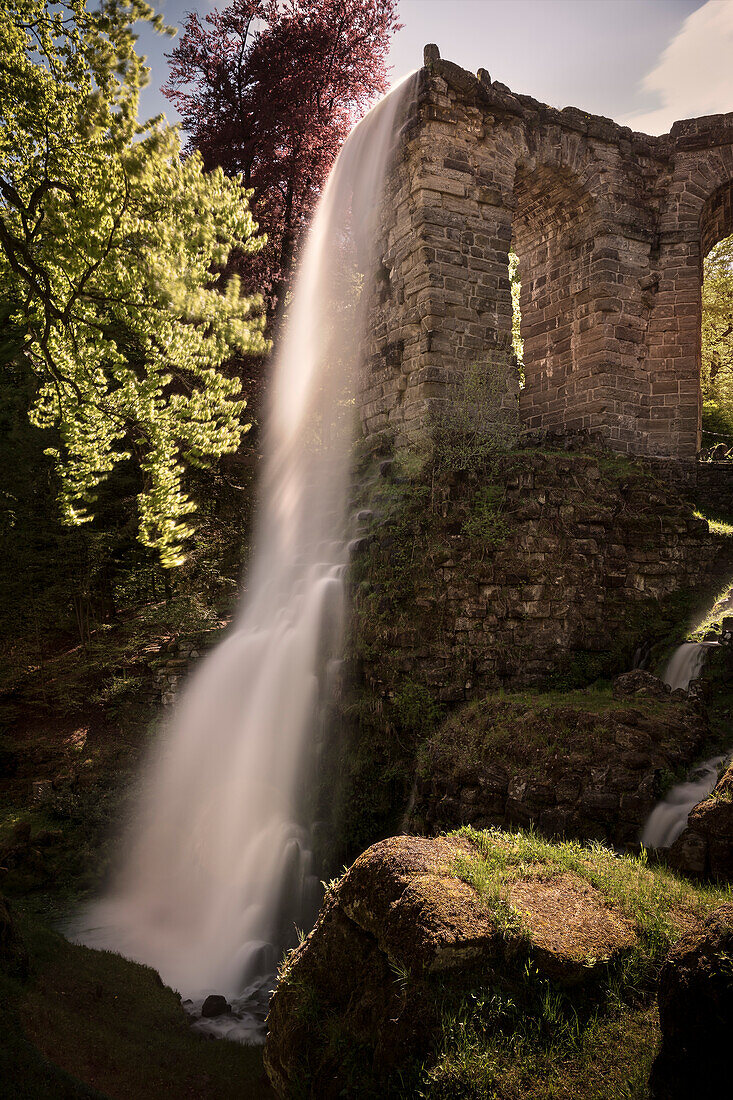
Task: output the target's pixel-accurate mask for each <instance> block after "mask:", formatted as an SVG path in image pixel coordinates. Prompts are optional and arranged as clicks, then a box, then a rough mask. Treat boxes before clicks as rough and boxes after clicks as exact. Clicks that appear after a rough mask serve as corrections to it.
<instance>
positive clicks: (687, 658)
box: [662, 642, 709, 691]
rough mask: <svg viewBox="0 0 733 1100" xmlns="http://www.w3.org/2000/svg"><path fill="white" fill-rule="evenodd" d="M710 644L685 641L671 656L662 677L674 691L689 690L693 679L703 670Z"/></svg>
mask: <svg viewBox="0 0 733 1100" xmlns="http://www.w3.org/2000/svg"><path fill="white" fill-rule="evenodd" d="M708 649H709V645H706V644H705V643H704V642H684V643H683V644H682V645H681V646H678V647H677V649H676V650H675V651H674V653H673V654H672V656H671V657H670V660H669V664H668V665H667V667H666V668H665V670H664V676H663V677H662V678H663V680H664V682H665V684H669V686H670V688H671V689H672V691H676V690H677V689H678V688H682V690H683V691H687V689H688V688H689V686H690V684H691V683H692V681H693V680H696V679H697V678H698V676H699V675H700V673H701V672H702V666H703V665H704V664H705V658H706V657H707V655H708Z"/></svg>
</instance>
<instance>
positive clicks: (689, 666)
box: [641, 642, 724, 848]
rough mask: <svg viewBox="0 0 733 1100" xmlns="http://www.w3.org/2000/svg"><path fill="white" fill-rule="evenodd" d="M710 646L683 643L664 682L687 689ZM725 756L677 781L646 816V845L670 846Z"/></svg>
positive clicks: (708, 789) (715, 777)
mask: <svg viewBox="0 0 733 1100" xmlns="http://www.w3.org/2000/svg"><path fill="white" fill-rule="evenodd" d="M709 648H710V647H709V646H708V645H705V644H704V643H702V642H683V644H682V645H681V646H678V647H677V649H676V650H675V651H674V653H673V654H672V656H671V658H670V660H669V663H668V664H667V667H666V669H665V670H664V682H665V684H668V685H669V687H670V688H671V689H672V691H676V690H678V689H680V688H681V689H682V690H683V691H687V690H688V689H689V687H690V684H691V683H692V681H693V680H696V679H697V678H698V677H699V675H700V673H701V672H702V667H703V665H704V664H705V658H706V657H707V655H708V649H709ZM723 760H724V757H722V756H713V757H711V758H710V759H709V760H705V761H703V763H702V764H700V765H699V766H698V767H697V768H695V769H694V770H693V771H692V772H691V774H690V776H689V777H688V779H687V780H685V782H684V783H677V784H676V785H675V786H674V787H672V789H671V790H670V791H668V792H667V794H666V795H665V797H664V798H663V799H662V801H661V802H659V803H658V804H657V805H656V806H655V807H654V809H653V810H652V812H651V814H650V815H649V817H648V818H647V821H646V824H645V825H644V830H643V832H642V834H641V843H642V844H643V845H644V847H645V848H669V847H670V846H671V845H672V844H674V842H675V840H676V839H677V837H678V836H679V835H680V833H681V832H682V830H683V829H684V828H685V826H686V824H687V819H688V817H689V816H690V811H691V810H692V809H693V807H695V806H697V804H698V802H702V801H703V799H705V798H707V797H708V795H709V794H710V792H711V791H712V789H713V787H714V786H715V784H716V783H717V781H718V775H719V772H720V765H721V764H722V763H723Z"/></svg>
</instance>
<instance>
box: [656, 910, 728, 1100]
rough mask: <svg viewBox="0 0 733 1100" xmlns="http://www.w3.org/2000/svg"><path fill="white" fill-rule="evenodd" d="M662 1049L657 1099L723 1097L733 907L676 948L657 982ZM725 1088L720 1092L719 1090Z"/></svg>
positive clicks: (716, 915)
mask: <svg viewBox="0 0 733 1100" xmlns="http://www.w3.org/2000/svg"><path fill="white" fill-rule="evenodd" d="M659 1018H660V1022H661V1025H662V1048H661V1050H660V1052H659V1055H658V1057H657V1059H656V1061H655V1063H654V1067H653V1069H652V1076H651V1082H650V1086H651V1095H652V1097H653V1098H654V1100H690V1098H691V1097H695V1096H700V1097H702V1096H717V1095H725V1093H726V1091H727V1088H728V1086H727V1085H726V1084H724V1083H725V1082H728V1083H729V1077H730V1053H729V1043H730V1030H731V1021H733V905H723V906H721V907H720V908H719V909H717V910H716V911H715V912H714V913H713V914H712V915H711V916H710V917H708V919H707V920H706V921H705V922H704V924H703V925H702V927H701V928H699V929H698V930H697V931H695V932H692V933H689V934H688V935H686V936H685V937H683V939H682V940H681V941H680V942H679V943H678V944H677V945H676V946H675V947H674V948H673V949H672V951H671V952H670V954H669V956H668V958H667V960H666V962H665V964H664V966H663V968H662V973H661V977H660V982H659ZM721 1088H722V1092H721Z"/></svg>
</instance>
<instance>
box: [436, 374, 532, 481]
mask: <svg viewBox="0 0 733 1100" xmlns="http://www.w3.org/2000/svg"><path fill="white" fill-rule="evenodd" d="M510 374H511V367H510V366H509V364H508V363H507V362H506V361H502V360H498V361H496V362H495V361H493V360H489V361H488V362H485V363H474V364H472V365H471V366H470V367H468V368H467V369H466V370H465V371H463V372H462V373H461V374H460V375H459V376H458V378H457V380H456V381H455V382H454V383H453V385H452V386H451V389H450V395H449V397H448V398H447V399H445V400H441V401H436V402H435V403H434V404H433V406H432V407H431V410H430V415H429V418H428V428H429V438H430V461H431V465H432V470H433V475H434V476H436V475H437V476H440V475H441V474H447V473H448V474H449V473H461V472H464V473H469V472H472V471H476V470H479V469H481V468H482V467H484V466H485V465H486V463H487V462H488V460H489V459H490V458H491V457H492V456H493V455H496V454H498V453H500V452H502V451H507V450H509V449H510V448H511V447H513V446H514V445H515V443H516V439H517V431H518V427H517V417H516V411H515V410H514V409H512V408H511V407H510V406H509V407H508V403H507V398H508V395H509V392H510V390H511V388H512V387H511V385H510Z"/></svg>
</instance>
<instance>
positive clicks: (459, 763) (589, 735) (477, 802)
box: [410, 672, 706, 848]
mask: <svg viewBox="0 0 733 1100" xmlns="http://www.w3.org/2000/svg"><path fill="white" fill-rule="evenodd" d="M614 695H616V696H618V700H617V701H614V700H612V699H608V698H606V699H605V700H603V699H601V700H600V701H599V700H594V699H593V698H592V697H590V696H589V697H588V704H586V705H585V706H584V705H583V695H582V694H581V693H578V694H577V695H576V696H574V697H571V699H572V701H571V702H568V703H561V704H558V703H557V702H556V701H555V702H554V703H552V702H551V703H549V704H547V705H543V704H542V699H541V697H535V699H534V700H532V701H531V702H529V703H528V702H523V701H521V700H520V701H517V702H514V701H512V700H511V699H509V698H503V699H502V697H495V698H488V699H486V700H484V701H481V702H478V703H476V704H469V705H468V706H467V707H465V708H464V709H463V710H461V711H459V712H457V713H456V714H455V715H454V716H451V718H449V719H448V720H447V722H446V723H444V725H443V726H441V727H440V728H439V730H438V731H437V733H436V734H435V735H434V736H433V737H432V738H431V739H430V741H429V742H428V743H427V744H426V746H425V747H424V749H423V751H422V754H421V757H420V758H419V763H418V771H419V779H418V784H417V792H416V797H415V804H414V809H413V812H412V815H411V819H410V826H411V827H412V828H414V829H415V830H416V831H423V832H430V833H437V832H439V831H440V830H442V829H450V828H457V827H458V826H460V825H469V824H470V825H474V826H475V827H476V828H486V827H487V826H489V825H498V826H516V825H520V826H526V825H528V824H530V823H533V824H534V825H536V826H537V828H538V829H539V830H540V831H541V832H542V833H544V834H545V835H547V836H558V837H559V836H568V837H571V836H572V837H577V838H579V839H599V840H601V839H605V840H607V841H611V842H612V843H613V844H614V845H616V846H617V847H624V846H627V847H629V848H631V847H634V846H635V845H636V843H637V842H638V839H639V835H640V832H641V829H642V827H643V825H644V822H645V821H646V819H647V817H648V816H649V814H650V813H651V811H652V809H653V808H654V806H655V805H656V803H657V801H658V800H659V798H660V797H661V795H662V793H663V787H664V786H665V785H666V784H668V782H669V780H670V777H671V775H672V774H673V773H674V772H676V771H678V770H679V769H680V768H684V767H685V766H687V765H688V764H689V763H690V762H691V761H692V760H693V759H694V757H695V755H696V753H697V751H698V748H699V746H700V744H701V742H702V740H703V738H704V737H705V733H706V724H705V721H704V718H703V716H702V715H701V714H700V713H699V712H698V711H697V710H696V709H695V708H694V707H693V706H691V705H689V704H687V703H686V702H684V701H681V700H676V699H675V700H671V699H670V694H669V690H668V689H667V688H666V687H665V685H664V684H663V683H662V682H661V681H660V680H657V679H656V677H654V676H651V675H650V674H649V673H647V672H632V673H628V674H627V675H625V676H623V677H620V678H619V680H618V681H617V682H616V684H615V686H614ZM550 698H551V697H550Z"/></svg>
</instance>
